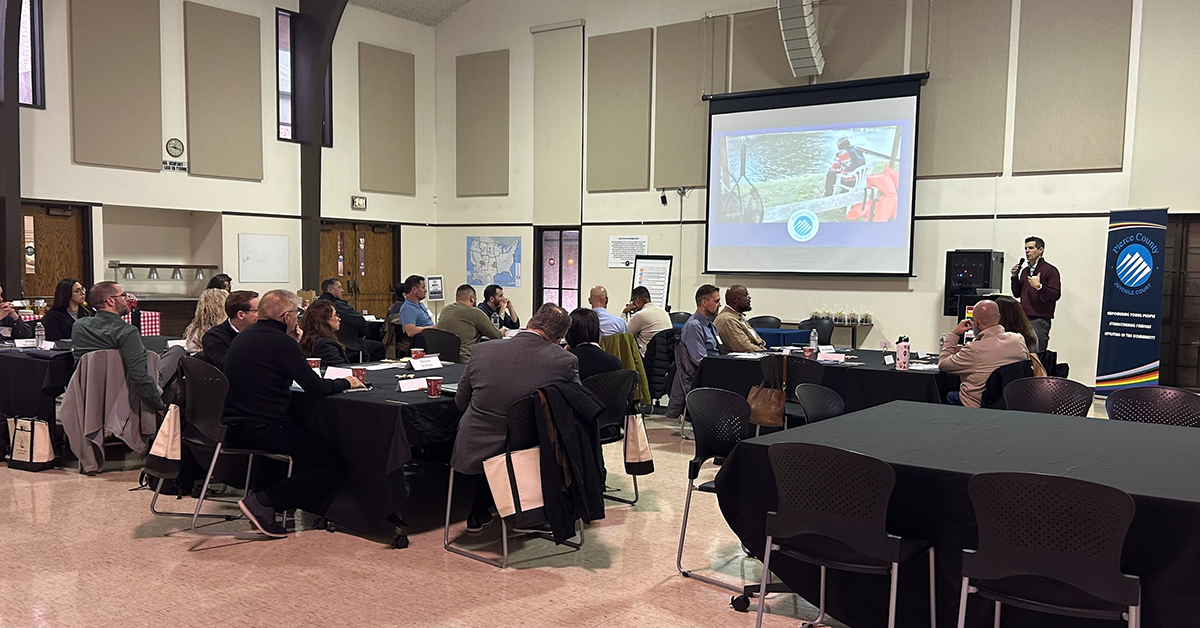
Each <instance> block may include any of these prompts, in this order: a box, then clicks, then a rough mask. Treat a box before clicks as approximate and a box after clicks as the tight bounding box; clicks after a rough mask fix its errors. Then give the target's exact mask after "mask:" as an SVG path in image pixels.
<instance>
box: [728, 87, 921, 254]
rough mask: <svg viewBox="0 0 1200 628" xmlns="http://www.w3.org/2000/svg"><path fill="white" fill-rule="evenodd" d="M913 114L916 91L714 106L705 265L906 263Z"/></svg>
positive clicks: (911, 172) (910, 221) (911, 173)
mask: <svg viewBox="0 0 1200 628" xmlns="http://www.w3.org/2000/svg"><path fill="white" fill-rule="evenodd" d="M714 109H715V108H714ZM916 114H917V97H916V96H915V95H914V96H903V97H898V98H882V99H876V100H859V101H852V102H838V103H832V104H819V105H806V106H794V107H781V108H774V109H764V110H749V111H733V112H728V113H718V112H715V111H714V113H713V114H712V116H711V136H710V138H709V150H710V154H709V173H708V182H709V186H708V189H709V195H708V230H707V233H708V235H707V270H708V272H729V273H738V272H746V273H800V274H873V275H877V274H898V275H908V274H909V273H910V272H911V260H912V251H911V248H912V215H913V212H912V188H913V155H914V148H915V146H914V144H915V121H916Z"/></svg>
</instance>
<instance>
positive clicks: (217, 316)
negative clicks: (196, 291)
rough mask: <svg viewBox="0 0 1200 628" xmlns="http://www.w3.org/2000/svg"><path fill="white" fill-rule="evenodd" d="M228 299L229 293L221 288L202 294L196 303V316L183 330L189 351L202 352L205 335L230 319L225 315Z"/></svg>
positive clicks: (211, 289) (210, 289)
mask: <svg viewBox="0 0 1200 628" xmlns="http://www.w3.org/2000/svg"><path fill="white" fill-rule="evenodd" d="M227 298H229V291H228V290H221V289H220V288H209V289H208V290H205V291H204V292H201V293H200V300H199V301H197V302H196V315H195V316H193V317H192V322H190V323H188V326H187V328H186V329H184V330H183V337H184V339H185V340H186V341H187V345H186V346H187V350H188V351H202V350H203V347H201V341H202V339H203V338H204V334H206V333H208V330H210V329H212V328H213V327H216V326H217V325H220V324H221V323H224V322H225V319H227V318H229V316H228V315H226V314H225V299H227Z"/></svg>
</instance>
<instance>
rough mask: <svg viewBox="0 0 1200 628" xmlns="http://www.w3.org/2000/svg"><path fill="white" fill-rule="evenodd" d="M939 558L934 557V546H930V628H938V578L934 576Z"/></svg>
mask: <svg viewBox="0 0 1200 628" xmlns="http://www.w3.org/2000/svg"><path fill="white" fill-rule="evenodd" d="M936 564H937V560H935V559H934V555H933V546H932V545H930V546H929V628H937V593H936V591H937V579H936V578H934V570H935V567H934V565H936Z"/></svg>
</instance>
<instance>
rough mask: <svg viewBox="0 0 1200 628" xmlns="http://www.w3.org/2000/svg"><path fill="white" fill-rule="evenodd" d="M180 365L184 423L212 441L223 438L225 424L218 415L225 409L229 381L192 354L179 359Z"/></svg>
mask: <svg viewBox="0 0 1200 628" xmlns="http://www.w3.org/2000/svg"><path fill="white" fill-rule="evenodd" d="M180 362H181V363H182V364H183V382H184V386H185V388H184V390H185V391H186V392H184V399H185V400H186V403H185V405H184V407H183V408H184V423H185V424H186V425H187V426H188V427H189V428H191V429H192V430H196V431H199V432H200V433H201V434H202V435H204V437H205V438H207V439H208V440H210V441H212V442H213V443H220V442H223V441H224V440H225V425H224V423H223V422H222V421H221V417H222V415H223V413H224V412H225V395H226V394H228V393H229V380H227V379H225V375H224V374H223V373H221V371H220V370H219V369H218V368H217V367H215V366H213V365H211V364H209V363H208V362H205V361H203V360H198V359H196V358H192V357H185V358H182V359H181V360H180Z"/></svg>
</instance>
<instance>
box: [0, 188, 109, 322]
mask: <svg viewBox="0 0 1200 628" xmlns="http://www.w3.org/2000/svg"><path fill="white" fill-rule="evenodd" d="M90 210H91V208H88V207H68V206H59V205H54V206H51V207H45V206H42V205H33V204H28V203H26V204H22V205H21V247H22V249H23V253H24V254H23V255H22V260H23V263H22V265H21V285H20V286H4V298H5V299H7V300H9V301H11V300H13V299H20V298H22V296H24V298H26V299H34V298H43V299H45V300H46V304H47V305H50V301H51V297H53V296H54V289H55V288H56V287H57V286H58V282H59V280H61V279H63V278H64V277H71V278H72V279H74V280H76V281H78V282H80V283H82V284H83V285H84V286H90V285H92V281H91V279H92V278H91V272H90V268H91V263H90V260H89V259H88V256H89V255H90V253H89V251H90V250H91V247H89V246H88V245H87V242H86V241H85V239H84V236H85V235H87V230H88V227H87V225H86V222H87V220H88V218H89V212H90ZM89 237H90V236H89Z"/></svg>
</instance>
